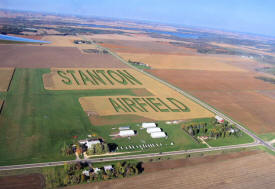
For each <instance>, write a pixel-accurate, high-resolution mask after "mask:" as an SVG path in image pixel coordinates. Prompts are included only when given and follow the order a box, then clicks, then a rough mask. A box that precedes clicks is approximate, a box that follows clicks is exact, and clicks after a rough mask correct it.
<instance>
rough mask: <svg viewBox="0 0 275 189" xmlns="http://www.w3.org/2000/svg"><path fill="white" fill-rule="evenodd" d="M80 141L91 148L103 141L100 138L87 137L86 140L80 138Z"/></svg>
mask: <svg viewBox="0 0 275 189" xmlns="http://www.w3.org/2000/svg"><path fill="white" fill-rule="evenodd" d="M78 142H79V144H82V145H86V146H87V148H91V147H92V146H93V145H95V144H100V143H101V142H100V140H98V139H96V140H88V139H85V140H79V141H78Z"/></svg>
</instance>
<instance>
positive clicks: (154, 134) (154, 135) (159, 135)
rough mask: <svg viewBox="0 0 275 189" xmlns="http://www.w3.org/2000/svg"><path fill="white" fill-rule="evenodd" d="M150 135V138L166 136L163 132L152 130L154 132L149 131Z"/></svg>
mask: <svg viewBox="0 0 275 189" xmlns="http://www.w3.org/2000/svg"><path fill="white" fill-rule="evenodd" d="M151 137H152V138H164V137H166V134H165V132H154V133H151Z"/></svg>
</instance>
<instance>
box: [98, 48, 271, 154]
mask: <svg viewBox="0 0 275 189" xmlns="http://www.w3.org/2000/svg"><path fill="white" fill-rule="evenodd" d="M96 45H97V46H98V48H103V47H101V46H99V45H98V44H96ZM103 49H105V50H107V51H108V52H109V53H110V54H111V55H113V56H114V57H116V58H117V59H119V60H120V61H121V62H123V63H124V64H127V65H128V66H130V67H131V68H133V69H135V70H137V71H139V72H142V73H143V74H145V75H147V76H149V77H151V78H153V79H155V80H157V81H159V82H161V83H163V84H165V85H167V86H169V87H170V88H172V89H174V90H176V91H177V92H179V93H181V94H182V95H184V96H186V97H187V98H189V99H191V100H193V101H194V102H196V103H197V104H200V105H201V106H203V107H204V108H206V109H208V110H209V111H211V112H213V113H214V114H216V115H218V116H220V117H222V118H224V119H225V120H227V121H228V122H229V123H231V124H235V125H236V126H237V127H238V128H239V129H240V130H242V131H243V132H245V133H246V134H248V135H249V136H251V137H252V138H253V139H254V140H255V141H256V142H259V143H260V144H262V145H263V146H265V147H267V148H268V149H270V150H272V151H275V148H274V147H273V146H272V145H271V144H269V143H268V142H265V141H264V140H262V139H261V138H260V137H258V136H256V135H255V134H254V133H252V132H251V131H249V130H248V129H246V128H245V127H244V126H242V125H241V124H240V123H237V122H236V121H234V120H232V119H231V118H230V117H228V116H227V115H225V114H223V113H221V112H219V111H218V110H216V109H215V108H213V107H212V106H210V105H208V104H206V103H205V102H203V101H201V100H199V99H198V98H196V97H194V96H192V95H191V94H189V93H187V92H185V91H183V90H181V89H179V88H177V87H175V86H173V85H171V84H170V83H167V82H166V81H163V80H161V79H159V78H158V77H155V76H153V75H151V74H149V73H147V72H144V71H143V70H140V69H138V68H136V67H135V66H133V65H131V64H129V63H128V62H126V61H125V60H124V59H122V58H121V57H120V56H118V55H117V54H116V53H114V52H112V51H110V50H109V49H107V48H103Z"/></svg>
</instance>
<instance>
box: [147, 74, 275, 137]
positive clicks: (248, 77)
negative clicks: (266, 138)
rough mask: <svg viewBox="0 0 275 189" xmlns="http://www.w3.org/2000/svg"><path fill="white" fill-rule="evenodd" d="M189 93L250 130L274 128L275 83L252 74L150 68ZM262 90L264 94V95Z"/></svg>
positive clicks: (274, 129)
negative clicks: (273, 96) (274, 94)
mask: <svg viewBox="0 0 275 189" xmlns="http://www.w3.org/2000/svg"><path fill="white" fill-rule="evenodd" d="M149 72H150V73H152V74H154V75H156V76H158V77H160V78H162V79H164V80H166V81H168V82H170V83H172V84H173V85H175V86H178V87H179V88H181V89H183V90H185V91H188V92H190V93H191V94H193V95H194V96H196V97H198V98H200V99H201V100H203V101H205V102H207V103H208V104H210V105H212V106H214V107H216V108H217V109H219V110H221V111H222V112H224V113H226V114H228V115H229V116H231V117H233V118H234V119H236V120H238V121H240V122H241V123H243V124H245V125H246V126H247V127H248V128H250V129H251V130H253V131H255V132H257V133H259V134H262V133H267V132H274V131H275V126H274V122H275V117H274V112H275V100H274V98H272V97H270V96H268V94H269V95H270V94H273V93H274V92H273V93H272V91H274V90H275V85H272V84H270V83H267V82H263V81H261V80H258V79H255V74H254V73H242V72H213V71H191V70H190V71H186V70H149ZM263 93H264V94H263Z"/></svg>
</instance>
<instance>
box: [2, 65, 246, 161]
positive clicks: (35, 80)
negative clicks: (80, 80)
mask: <svg viewBox="0 0 275 189" xmlns="http://www.w3.org/2000/svg"><path fill="white" fill-rule="evenodd" d="M45 74H51V70H50V69H16V70H15V72H14V75H13V79H12V81H11V84H10V87H9V90H8V91H7V92H6V93H5V95H2V96H3V98H4V100H5V105H4V107H3V109H2V112H1V114H0V129H1V135H0V145H1V148H0V165H11V164H23V163H37V162H47V161H61V160H66V159H74V158H75V157H74V156H66V157H65V156H63V155H62V153H61V152H60V150H61V147H62V146H63V145H64V143H67V144H70V143H72V142H73V141H75V140H80V139H84V138H86V137H87V135H88V134H95V135H96V136H98V137H102V138H103V139H104V140H105V141H106V142H107V143H116V144H118V145H119V146H121V145H127V144H133V145H138V144H142V143H160V142H162V144H163V148H162V149H161V150H163V151H167V150H178V149H191V148H201V147H205V145H203V144H198V143H196V141H195V140H193V139H192V137H191V136H189V135H188V134H186V133H185V132H184V131H183V130H182V129H181V126H180V124H178V125H177V124H175V125H166V124H165V123H164V122H159V127H161V128H162V129H163V130H164V131H165V132H166V133H167V134H168V136H169V137H168V139H162V141H161V139H157V140H154V141H152V140H153V139H151V138H150V136H149V134H147V133H146V131H145V130H139V128H138V126H137V124H138V123H133V122H130V121H129V122H126V123H125V124H127V125H130V126H131V127H132V128H133V129H135V130H137V132H138V133H139V134H138V135H137V136H136V138H135V137H132V139H131V140H129V139H127V138H117V139H114V138H113V137H111V136H109V135H110V134H112V132H114V131H116V130H113V128H116V129H117V128H118V126H121V124H118V123H117V124H110V125H107V124H106V125H102V126H95V125H93V124H92V123H91V122H90V120H89V116H88V115H87V112H85V111H84V110H83V108H82V106H81V104H80V102H79V99H81V98H84V97H89V98H94V97H97V98H98V97H102V98H103V97H104V98H107V97H108V98H114V99H116V98H118V97H117V96H121V97H122V96H127V97H129V98H133V97H135V96H136V97H137V98H141V96H137V91H136V89H131V88H120V89H115V88H107V89H106V88H105V89H104V88H102V89H98V88H97V89H86V90H80V89H78V90H64V89H62V90H47V89H45V88H44V85H43V75H45ZM63 79H64V78H63ZM137 79H140V78H139V77H137ZM140 82H141V83H143V82H144V81H143V80H142V79H141V81H140ZM155 87H157V86H155ZM154 91H155V90H150V92H154ZM166 92H167V91H165V92H164V94H167V93H166ZM149 94H150V93H149ZM173 94H174V93H171V95H172V96H171V97H173V98H177V96H175V95H173ZM154 95H155V93H154ZM162 97H163V98H167V96H162ZM162 97H160V99H162ZM146 98H147V97H146ZM162 100H163V102H165V103H167V104H168V101H164V100H165V99H162ZM166 100H167V99H166ZM187 100H188V99H186V100H185V101H184V104H185V105H186V106H187V107H188V108H190V110H191V111H192V106H191V105H192V104H188V101H187ZM140 103H141V102H140ZM190 103H193V102H190ZM156 106H159V105H156ZM197 106H198V105H197ZM169 107H170V108H172V109H178V110H180V108H177V107H176V106H174V107H172V104H170V105H169ZM145 108H146V109H148V110H149V105H148V106H146V107H145ZM181 108H182V107H181ZM84 109H85V107H84ZM162 109H165V106H164V105H163V106H162ZM166 109H168V108H167V107H166ZM182 109H183V108H182ZM143 113H148V112H143ZM155 113H157V112H155ZM175 113H179V112H175ZM182 113H190V112H182ZM207 115H208V114H207ZM139 124H140V122H139ZM76 136H77V138H76ZM171 142H173V143H174V145H173V146H169V144H171ZM244 142H250V139H249V140H244V141H243V140H237V143H244ZM219 145H223V143H222V142H221V143H219ZM152 151H154V150H153V149H152V150H147V151H145V152H142V153H148V152H152ZM158 151H159V150H158Z"/></svg>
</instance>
